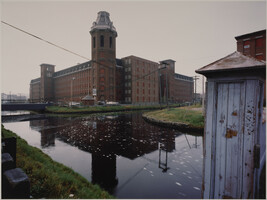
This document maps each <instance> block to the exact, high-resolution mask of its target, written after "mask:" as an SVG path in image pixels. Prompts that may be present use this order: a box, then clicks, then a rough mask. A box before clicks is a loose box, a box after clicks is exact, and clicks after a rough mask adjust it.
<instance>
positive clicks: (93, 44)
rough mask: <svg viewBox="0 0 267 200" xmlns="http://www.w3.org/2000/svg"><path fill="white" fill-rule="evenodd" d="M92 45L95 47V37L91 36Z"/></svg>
mask: <svg viewBox="0 0 267 200" xmlns="http://www.w3.org/2000/svg"><path fill="white" fill-rule="evenodd" d="M93 47H94V48H95V37H93ZM88 65H89V64H88Z"/></svg>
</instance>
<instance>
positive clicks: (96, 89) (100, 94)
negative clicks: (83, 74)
mask: <svg viewBox="0 0 267 200" xmlns="http://www.w3.org/2000/svg"><path fill="white" fill-rule="evenodd" d="M90 34H91V44H92V46H91V49H92V70H91V74H90V77H92V78H91V83H90V85H92V88H93V95H94V96H95V97H96V100H97V101H115V99H116V87H115V73H116V37H117V31H116V29H115V27H114V26H113V23H112V22H111V21H110V18H109V13H108V12H105V11H100V12H98V16H97V19H96V21H95V22H94V23H93V26H92V27H91V31H90Z"/></svg>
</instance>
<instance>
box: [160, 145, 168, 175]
mask: <svg viewBox="0 0 267 200" xmlns="http://www.w3.org/2000/svg"><path fill="white" fill-rule="evenodd" d="M164 147H165V146H164V145H162V144H161V143H159V168H160V169H162V172H167V170H168V169H170V168H169V167H168V151H167V150H166V149H165V148H164ZM162 151H165V155H164V153H163V152H162ZM164 157H165V161H164Z"/></svg>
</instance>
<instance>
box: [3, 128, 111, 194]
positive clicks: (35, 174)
mask: <svg viewBox="0 0 267 200" xmlns="http://www.w3.org/2000/svg"><path fill="white" fill-rule="evenodd" d="M12 136H13V137H16V138H17V163H16V164H17V167H19V168H22V169H23V171H24V172H25V173H26V174H27V175H28V177H29V179H30V184H31V191H30V193H31V196H32V197H33V198H35V199H39V198H55V199H58V198H59V199H66V198H72V199H73V198H78V199H89V198H94V199H106V198H109V199H110V198H114V197H113V196H111V195H109V194H108V193H107V192H105V191H103V190H102V189H101V188H100V187H99V186H97V185H93V184H91V183H90V182H88V181H87V180H86V179H85V178H83V177H82V176H81V175H79V174H78V173H75V172H74V171H73V170H71V169H70V168H68V167H66V166H64V165H62V164H60V163H57V162H55V161H53V160H52V159H51V158H50V157H49V156H48V155H46V154H44V153H43V152H42V151H41V150H39V149H37V148H35V147H32V146H29V145H28V144H27V142H26V141H25V140H23V139H21V138H20V137H19V136H17V135H16V134H15V133H13V132H11V131H9V130H6V129H5V128H4V127H3V126H2V137H12Z"/></svg>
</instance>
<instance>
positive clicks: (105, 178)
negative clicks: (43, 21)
mask: <svg viewBox="0 0 267 200" xmlns="http://www.w3.org/2000/svg"><path fill="white" fill-rule="evenodd" d="M4 126H5V128H7V129H9V130H12V131H13V132H15V133H17V134H18V135H19V136H20V137H21V138H23V139H25V140H26V141H27V142H28V143H29V144H30V145H32V146H35V147H37V148H40V149H41V150H42V151H43V152H44V153H46V154H48V155H49V156H50V157H51V158H52V159H54V160H55V161H57V162H60V163H62V164H64V165H66V166H68V167H70V168H72V169H73V170H75V171H76V172H78V173H80V174H81V175H82V176H84V177H85V178H86V179H87V180H88V181H90V182H92V183H96V184H98V185H100V186H101V187H102V188H104V189H105V190H107V191H109V192H110V193H111V194H113V195H114V196H116V197H117V198H124V199H127V198H134V199H138V198H142V199H146V198H153V199H160V198H164V199H166V198H167V199H171V198H175V199H179V198H182V199H186V198H188V199H193V198H201V185H202V160H203V146H202V139H203V138H202V137H201V136H193V135H189V134H186V133H180V132H178V131H175V130H172V129H166V128H162V127H157V126H154V125H151V124H149V123H147V122H145V121H144V120H143V118H142V114H141V113H140V112H133V113H124V114H118V115H116V114H107V115H103V114H102V115H87V116H82V117H81V116H79V117H75V116H71V117H70V116H67V117H62V116H61V117H58V116H42V118H41V119H36V118H35V119H34V120H30V121H21V122H6V123H4Z"/></svg>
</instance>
